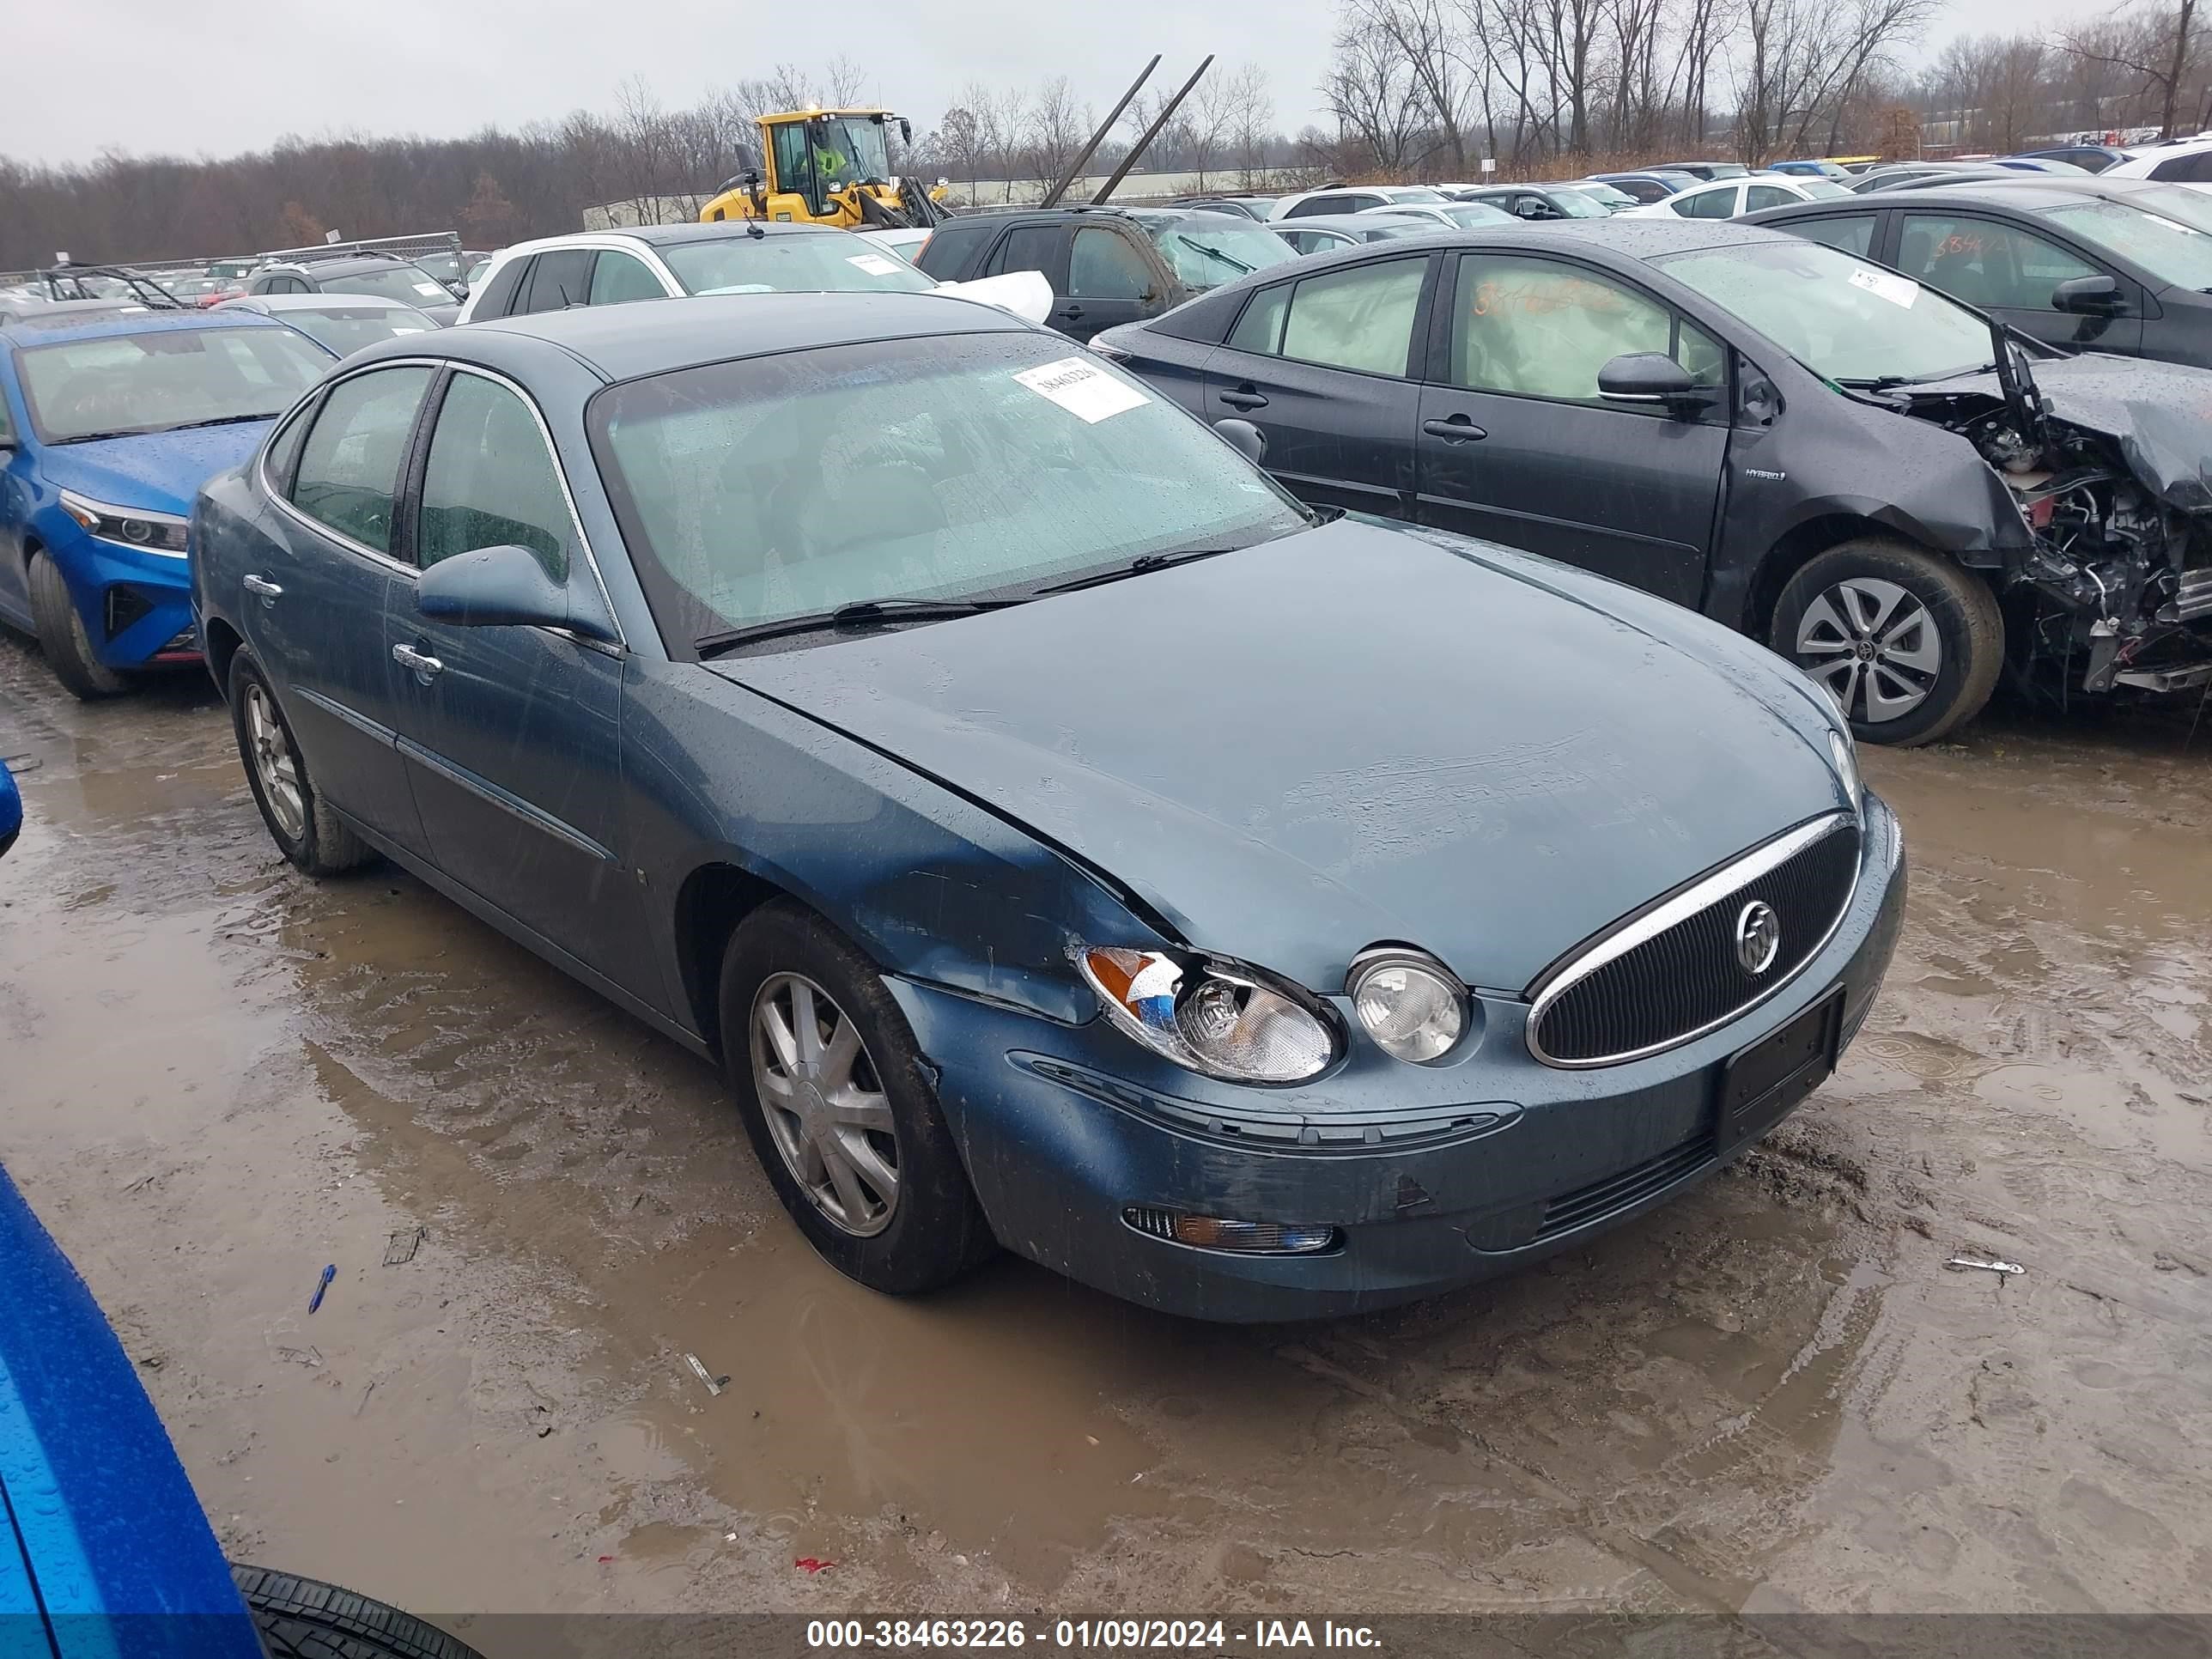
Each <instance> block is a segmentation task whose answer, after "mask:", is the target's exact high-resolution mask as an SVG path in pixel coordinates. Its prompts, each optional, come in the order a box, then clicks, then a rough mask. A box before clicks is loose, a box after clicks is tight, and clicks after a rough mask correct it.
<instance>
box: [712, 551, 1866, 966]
mask: <svg viewBox="0 0 2212 1659" xmlns="http://www.w3.org/2000/svg"><path fill="white" fill-rule="evenodd" d="M709 667H710V668H711V669H712V671H714V672H717V673H720V674H721V675H723V676H725V677H726V678H729V679H731V680H733V681H735V682H737V683H738V684H742V685H745V686H748V687H750V688H751V689H753V690H757V691H759V692H761V693H763V694H764V695H766V696H771V697H774V698H775V699H776V700H778V701H779V702H783V703H785V704H787V705H788V706H790V707H793V708H797V709H799V710H800V711H802V712H803V713H805V714H809V715H811V716H812V717H813V718H815V719H817V720H820V721H822V722H823V723H824V724H825V725H828V726H832V727H835V728H837V729H839V730H842V731H843V732H846V733H848V734H849V735H850V736H852V737H854V738H857V739H859V740H860V741H861V742H863V743H866V744H870V745H872V746H873V747H875V748H877V749H878V750H883V751H884V752H886V753H888V754H890V755H891V756H893V757H896V758H898V759H900V760H902V761H903V762H904V763H907V764H908V765H910V766H912V767H914V768H915V769H917V770H919V771H921V772H923V773H925V774H927V775H931V776H933V777H935V778H937V779H939V780H940V781H944V782H945V783H946V784H949V785H950V786H951V787H953V788H955V789H957V790H959V791H961V792H962V793H966V794H968V795H969V796H971V797H974V798H975V799H980V800H981V801H982V802H984V803H985V804H986V805H989V806H991V807H993V808H994V809H995V810H996V811H999V812H1000V813H1002V814H1003V815H1005V816H1006V817H1009V818H1011V819H1013V820H1015V821H1017V822H1018V823H1021V824H1023V825H1024V826H1026V827H1028V828H1029V829H1030V830H1032V831H1033V832H1034V833H1036V834H1037V835H1039V836H1042V837H1044V838H1046V839H1048V840H1049V841H1051V842H1056V843H1058V844H1059V845H1060V846H1061V847H1063V848H1066V849H1068V850H1069V851H1071V852H1073V853H1074V854H1077V855H1079V857H1080V858H1082V859H1083V860H1086V861H1088V862H1089V863H1091V865H1093V866H1097V867H1098V868H1100V869H1102V870H1103V871H1105V872H1109V874H1110V875H1111V876H1113V877H1114V878H1116V879H1118V880H1119V881H1120V882H1121V883H1123V884H1125V885H1126V886H1127V888H1128V889H1130V890H1133V892H1134V894H1135V895H1136V896H1138V897H1139V899H1141V900H1142V901H1143V902H1145V903H1146V904H1147V905H1149V906H1150V907H1151V908H1152V910H1153V911H1155V912H1156V913H1157V914H1158V915H1159V916H1160V917H1162V918H1163V919H1164V920H1165V921H1167V922H1168V923H1169V924H1170V926H1171V927H1173V928H1174V929H1175V930H1176V932H1177V933H1180V934H1181V936H1182V938H1183V939H1184V940H1185V941H1187V942H1188V943H1189V944H1191V945H1196V946H1199V947H1200V948H1203V949H1206V950H1209V951H1218V952H1220V953H1223V954H1225V955H1230V956H1234V957H1242V958H1243V959H1246V960H1249V961H1252V962H1255V963H1261V964H1262V965H1264V966H1266V967H1268V968H1272V969H1274V970H1276V971H1277V972H1279V973H1284V974H1288V975H1291V976H1293V977H1295V978H1297V979H1298V980H1299V981H1302V982H1304V983H1305V984H1307V985H1309V986H1310V987H1315V988H1316V989H1319V990H1331V989H1334V987H1335V986H1337V985H1338V984H1340V983H1341V982H1342V979H1343V975H1344V971H1345V969H1346V965H1347V964H1348V963H1349V962H1350V960H1351V958H1352V956H1353V955H1354V954H1355V953H1357V952H1358V951H1360V950H1362V949H1364V947H1365V946H1367V945H1370V944H1374V943H1376V942H1377V941H1381V940H1398V941H1406V942H1410V943H1413V944H1416V945H1421V946H1424V947H1425V948H1426V949H1428V950H1431V951H1435V952H1436V953H1437V954H1438V955H1439V956H1441V957H1443V959H1444V960H1445V961H1447V962H1449V963H1450V964H1451V965H1452V967H1453V968H1454V969H1455V970H1456V971H1457V972H1458V973H1459V974H1460V975H1462V977H1463V978H1465V979H1466V980H1468V981H1469V982H1470V983H1472V984H1474V985H1477V986H1482V987H1492V988H1500V989H1517V988H1518V987H1522V986H1524V985H1526V984H1527V983H1528V981H1530V980H1532V979H1533V978H1534V976H1535V975H1536V974H1537V973H1538V971H1539V970H1540V969H1542V968H1543V967H1544V966H1545V965H1546V964H1547V963H1549V962H1550V961H1551V960H1552V959H1553V958H1554V957H1557V956H1558V955H1559V953H1560V952H1561V951H1565V950H1566V949H1567V948H1568V947H1569V946H1571V945H1574V944H1575V943H1576V942H1577V941H1578V940H1580V939H1584V938H1586V937H1588V936H1589V934H1591V933H1595V931H1597V930H1598V929H1599V928H1601V927H1604V926H1606V925H1607V923H1609V922H1611V921H1614V920H1616V919H1617V918H1619V917H1620V916H1621V915H1625V914H1626V912H1628V911H1630V910H1632V909H1635V908H1638V906H1640V905H1642V904H1644V902H1647V901H1649V900H1650V899H1652V898H1654V897H1656V896H1658V895H1659V894H1661V893H1663V892H1665V891H1666V890H1668V889H1669V888H1672V887H1674V885H1675V884H1678V883H1680V882H1682V881H1684V880H1686V879H1687V878H1690V877H1692V876H1694V875H1697V874H1699V872H1703V871H1705V870H1706V869H1708V868H1710V867H1711V866H1713V865H1715V864H1717V863H1719V862H1721V861H1722V860H1725V859H1727V858H1728V857H1729V856H1730V855H1731V854H1735V853H1737V852H1740V851H1741V850H1742V849H1744V848H1748V847H1750V846H1753V844H1755V843H1757V842H1761V841H1763V840H1765V839H1766V838H1767V837H1768V836H1771V835H1773V834H1775V833H1776V832H1777V831H1778V830H1781V829H1785V828H1787V827H1789V826H1790V825H1793V824H1796V823H1801V822H1802V821H1804V820H1805V819H1807V818H1809V817H1814V816H1815V815H1817V814H1819V813H1820V812H1823V811H1834V810H1837V809H1838V808H1839V807H1840V806H1841V805H1843V804H1844V798H1843V793H1842V787H1841V786H1840V784H1839V783H1838V781H1837V780H1836V778H1835V775H1834V774H1833V771H1832V768H1831V764H1830V763H1829V761H1828V760H1827V758H1826V738H1825V735H1824V733H1825V732H1826V725H1825V723H1824V721H1825V716H1824V715H1823V714H1822V713H1821V712H1820V708H1819V705H1818V704H1817V702H1815V700H1814V695H1813V694H1812V693H1811V692H1810V690H1808V688H1807V687H1806V686H1805V685H1804V684H1803V683H1802V681H1800V680H1799V679H1798V678H1796V676H1795V675H1794V674H1793V673H1791V672H1790V671H1789V670H1788V669H1787V668H1786V667H1785V666H1784V665H1783V664H1782V663H1781V662H1780V660H1779V659H1777V658H1774V657H1772V656H1770V655H1769V654H1767V653H1765V652H1764V651H1762V650H1760V649H1759V647H1756V646H1753V645H1751V644H1750V643H1749V642H1747V641H1743V640H1741V639H1740V638H1738V637H1737V636H1735V635H1732V634H1729V633H1727V632H1726V631H1725V630H1723V629H1720V628H1719V627H1718V626H1717V624H1714V623H1709V622H1706V621H1705V620H1704V619H1703V618H1700V617H1695V616H1693V615H1692V614H1691V613H1689V612H1686V611H1675V610H1674V607H1670V606H1665V605H1661V604H1659V602H1658V601H1656V600H1654V599H1650V598H1649V597H1648V596H1645V595H1643V594H1639V593H1635V592H1632V591H1630V590H1627V589H1625V588H1621V587H1618V586H1615V585H1613V584H1612V583H1608V582H1603V581H1601V580H1597V579H1595V578H1592V577H1589V576H1586V575H1584V574H1582V573H1579V572H1574V571H1568V570H1565V569H1564V568H1561V567H1559V566H1556V565H1552V564H1550V563H1548V562H1546V561H1543V560H1538V559H1533V558H1529V557H1528V556H1522V555H1519V554H1515V553H1511V552H1508V551H1507V550H1504V549H1500V548H1493V547H1491V546H1488V545H1487V544H1480V543H1474V542H1468V541H1463V540H1461V539H1459V538H1449V537H1442V536H1432V535H1429V534H1427V533H1419V534H1415V533H1408V532H1402V531H1398V530H1395V529H1391V528H1387V527H1384V526H1380V525H1377V524H1374V523H1370V522H1363V521H1358V520H1340V521H1338V522H1336V523H1334V524H1333V525H1329V526H1324V527H1322V528H1319V529H1316V530H1314V531H1310V532H1302V533H1300V534H1297V535H1295V536H1291V537H1286V538H1282V539H1280V540H1278V541H1275V542H1272V543H1267V544H1263V545H1261V546H1259V547H1255V548H1249V549H1247V550H1243V551H1242V552H1239V553H1233V554H1228V555H1224V556H1219V557H1216V558H1211V559H1206V560H1202V561H1200V562H1195V563H1193V564H1189V565H1184V566H1179V567H1174V568H1169V569H1166V570H1163V571H1159V572H1156V573H1153V574H1147V575H1144V576H1139V577H1133V578H1131V579H1129V580H1123V581H1117V582H1112V583H1109V584H1107V585H1105V586H1100V587H1097V588H1090V589H1084V590H1080V591H1078V592H1073V593H1067V594H1062V595H1058V596H1054V597H1049V598H1047V599H1041V600H1038V601H1036V602H1035V603H1033V604H1030V605H1018V606H1015V607H1012V608H1010V609H1008V610H1005V611H990V612H986V613H983V614H981V615H979V616H975V617H963V618H959V619H957V620H955V621H951V622H947V623H935V624H929V625H924V626H920V627H915V628H911V629H902V630H900V631H897V632H895V633H890V634H884V635H871V636H867V637H864V638H857V639H847V640H842V641H829V642H824V643H822V644H818V645H815V646H811V647H802V648H799V649H794V650H788V651H782V652H778V653H773V654H768V655H757V656H751V657H744V658H736V659H727V660H724V661H721V662H718V663H714V664H711V665H709Z"/></svg>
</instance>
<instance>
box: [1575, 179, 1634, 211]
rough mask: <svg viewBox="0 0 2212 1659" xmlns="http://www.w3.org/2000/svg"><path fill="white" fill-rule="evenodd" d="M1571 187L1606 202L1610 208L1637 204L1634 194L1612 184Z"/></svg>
mask: <svg viewBox="0 0 2212 1659" xmlns="http://www.w3.org/2000/svg"><path fill="white" fill-rule="evenodd" d="M1571 188H1572V189H1573V190H1574V191H1575V193H1576V194H1577V195H1580V196H1588V197H1593V198H1594V199H1595V200H1597V201H1600V202H1602V203H1604V204H1606V205H1607V207H1609V208H1613V209H1620V208H1625V207H1634V206H1635V205H1636V198H1635V197H1633V196H1631V195H1630V194H1629V193H1628V192H1627V191H1625V190H1615V189H1614V188H1613V186H1612V185H1600V184H1589V185H1573V186H1571Z"/></svg>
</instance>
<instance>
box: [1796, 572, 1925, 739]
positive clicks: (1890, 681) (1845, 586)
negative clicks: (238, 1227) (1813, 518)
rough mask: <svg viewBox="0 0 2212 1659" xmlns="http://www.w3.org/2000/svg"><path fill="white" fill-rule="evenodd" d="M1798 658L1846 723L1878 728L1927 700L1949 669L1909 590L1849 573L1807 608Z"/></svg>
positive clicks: (1799, 636)
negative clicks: (1862, 722) (1856, 722)
mask: <svg viewBox="0 0 2212 1659" xmlns="http://www.w3.org/2000/svg"><path fill="white" fill-rule="evenodd" d="M1797 663H1798V666H1799V667H1801V668H1802V669H1803V670H1804V671H1805V672H1806V674H1807V675H1808V676H1809V677H1810V678H1812V679H1814V681H1815V682H1817V683H1818V684H1820V686H1821V687H1822V688H1823V689H1824V690H1826V692H1827V693H1828V695H1829V696H1831V697H1833V698H1834V699H1835V701H1836V706H1837V707H1838V708H1840V709H1842V710H1843V712H1844V718H1845V719H1846V720H1864V721H1866V722H1867V723H1868V724H1869V725H1875V726H1878V725H1881V723H1883V722H1884V721H1887V720H1902V719H1903V718H1904V717H1905V715H1907V714H1911V712H1912V711H1913V710H1914V709H1916V708H1919V707H1920V705H1921V704H1922V703H1923V702H1927V701H1928V697H1929V693H1931V692H1932V691H1934V690H1935V689H1936V681H1937V679H1938V678H1941V677H1942V672H1943V637H1942V634H1941V633H1940V632H1939V631H1938V630H1937V629H1936V618H1935V617H1932V616H1931V615H1929V611H1928V607H1927V606H1926V605H1923V604H1922V603H1921V602H1920V600H1919V599H1917V598H1915V597H1914V595H1913V593H1912V591H1911V589H1910V588H1908V587H1905V586H1902V585H1901V584H1899V583H1897V582H1893V581H1885V580H1881V578H1879V577H1875V576H1851V577H1847V578H1845V579H1844V580H1842V581H1839V582H1838V583H1836V584H1835V585H1834V586H1832V587H1829V588H1827V589H1826V590H1824V591H1823V592H1820V594H1819V595H1818V596H1817V597H1816V598H1815V599H1814V600H1813V602H1812V604H1810V605H1807V606H1806V607H1805V614H1804V616H1803V617H1801V618H1800V619H1799V620H1798V623H1797Z"/></svg>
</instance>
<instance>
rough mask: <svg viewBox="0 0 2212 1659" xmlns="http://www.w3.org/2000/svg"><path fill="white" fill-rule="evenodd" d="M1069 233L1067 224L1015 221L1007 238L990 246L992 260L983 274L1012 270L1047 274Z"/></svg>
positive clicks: (995, 274)
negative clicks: (1035, 223) (1038, 223)
mask: <svg viewBox="0 0 2212 1659" xmlns="http://www.w3.org/2000/svg"><path fill="white" fill-rule="evenodd" d="M1066 234H1067V232H1066V228H1064V227H1062V226H1060V225H1016V226H1015V227H1014V228H1012V230H1010V231H1008V232H1007V233H1006V240H1004V241H1003V242H1000V244H999V246H996V247H995V248H993V249H992V250H991V258H990V262H989V263H988V264H986V265H985V266H984V267H983V274H984V275H985V276H999V275H1000V274H1001V273H1002V272H1005V271H1009V270H1037V271H1042V272H1043V273H1044V274H1045V275H1047V276H1050V275H1051V274H1052V270H1053V266H1054V255H1055V254H1057V253H1058V252H1059V251H1060V240H1061V239H1062V238H1063V237H1065V236H1066Z"/></svg>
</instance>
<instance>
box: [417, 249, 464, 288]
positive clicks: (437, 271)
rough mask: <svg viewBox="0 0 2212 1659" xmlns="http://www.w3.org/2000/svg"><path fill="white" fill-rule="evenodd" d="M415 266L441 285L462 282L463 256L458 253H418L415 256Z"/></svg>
mask: <svg viewBox="0 0 2212 1659" xmlns="http://www.w3.org/2000/svg"><path fill="white" fill-rule="evenodd" d="M415 264H416V266H417V267H418V268H419V269H421V270H427V271H428V272H429V273H430V274H431V275H432V276H435V277H436V278H437V279H438V280H439V281H440V282H441V283H458V282H459V281H460V280H461V256H460V255H459V254H458V253H418V254H416V256H415Z"/></svg>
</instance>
